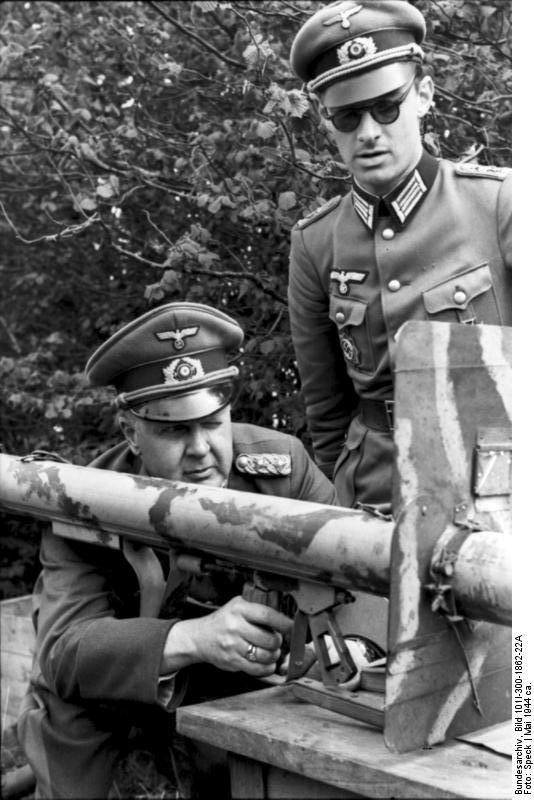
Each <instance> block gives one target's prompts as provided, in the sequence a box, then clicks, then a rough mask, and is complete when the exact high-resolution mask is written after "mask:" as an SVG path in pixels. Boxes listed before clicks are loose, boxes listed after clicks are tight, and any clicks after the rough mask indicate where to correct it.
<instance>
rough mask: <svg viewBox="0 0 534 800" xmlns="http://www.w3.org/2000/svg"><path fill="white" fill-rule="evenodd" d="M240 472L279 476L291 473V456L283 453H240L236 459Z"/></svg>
mask: <svg viewBox="0 0 534 800" xmlns="http://www.w3.org/2000/svg"><path fill="white" fill-rule="evenodd" d="M235 466H236V469H237V470H238V472H244V473H245V474H246V475H267V476H271V477H273V478H279V477H280V476H281V475H291V456H290V455H284V454H282V453H239V455H238V456H237V458H236V460H235Z"/></svg>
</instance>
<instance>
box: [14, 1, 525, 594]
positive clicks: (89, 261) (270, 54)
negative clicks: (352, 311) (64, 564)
mask: <svg viewBox="0 0 534 800" xmlns="http://www.w3.org/2000/svg"><path fill="white" fill-rule="evenodd" d="M321 5H322V3H318V2H315V1H308V0H294V2H280V0H261V2H256V1H255V0H248V2H214V1H212V0H204V1H203V2H201V1H200V0H199V1H198V2H180V3H175V2H164V1H163V0H162V1H161V2H150V1H149V2H98V1H97V2H44V1H43V0H38V1H37V2H4V3H3V4H2V5H1V6H0V76H1V78H2V82H1V84H0V170H1V173H0V203H1V205H0V234H1V237H2V246H1V251H0V280H1V286H2V298H3V299H2V307H1V309H0V413H1V423H0V425H1V430H0V441H1V442H2V446H3V449H4V451H5V452H8V453H12V454H24V453H28V452H29V451H31V450H33V449H36V448H38V449H46V450H52V451H58V452H60V453H61V454H62V455H63V456H64V457H65V458H68V459H70V460H72V461H73V462H74V463H77V464H85V463H87V462H88V461H89V460H90V459H91V458H92V457H93V456H94V455H95V454H96V453H97V452H101V451H102V450H104V449H105V448H106V447H108V446H109V445H111V444H112V443H114V442H115V441H117V432H116V430H115V428H114V421H113V412H112V409H111V406H110V402H109V400H110V394H109V393H108V391H107V390H95V389H88V388H87V386H86V385H85V383H84V380H83V368H84V365H85V362H86V360H87V357H88V355H89V354H90V353H91V351H92V350H94V348H95V347H96V346H97V345H98V344H100V343H101V342H102V341H104V340H105V339H106V338H107V337H108V336H109V335H110V334H111V333H113V332H114V331H115V330H116V329H117V328H118V327H120V326H121V325H122V324H124V323H125V322H127V321H129V320H131V319H132V318H134V317H135V316H136V315H138V314H140V313H142V312H144V311H146V310H147V309H148V308H150V307H152V306H154V305H157V304H162V303H165V302H169V301H171V300H191V301H197V302H205V303H208V304H212V305H215V306H217V307H219V308H221V309H223V310H226V311H227V312H228V313H230V314H231V315H233V316H234V317H236V318H237V319H238V321H239V322H240V323H241V325H242V326H243V327H244V329H245V331H246V340H245V345H244V347H243V350H242V352H241V353H239V354H236V359H237V363H239V366H240V368H241V374H242V386H241V390H240V393H239V395H238V398H237V402H236V405H235V407H234V417H235V418H236V419H246V420H248V421H251V422H255V423H258V424H262V425H266V426H272V427H278V428H280V429H282V430H287V431H289V432H293V433H295V434H296V435H298V436H300V437H304V439H305V440H306V437H305V420H304V415H303V408H302V404H301V401H300V397H299V391H298V390H299V382H298V375H297V373H296V370H295V362H294V354H293V350H292V346H291V340H290V337H289V331H288V317H287V309H286V300H285V294H286V276H287V261H288V241H289V232H290V229H291V226H292V225H293V224H294V223H295V222H296V221H297V220H298V219H299V218H300V217H302V216H303V215H305V214H307V213H309V212H310V211H311V210H313V209H314V208H316V207H317V206H319V205H321V204H322V203H323V202H324V201H325V200H327V199H328V198H329V197H331V196H333V195H334V194H338V193H339V192H342V191H345V189H346V186H347V174H346V171H345V169H344V167H343V165H342V164H341V163H339V161H338V156H337V152H336V150H335V148H334V147H333V146H332V144H331V143H330V142H329V141H328V139H327V138H326V136H325V135H324V133H323V131H322V130H321V129H320V128H319V127H318V126H317V120H316V119H315V118H314V116H313V114H312V113H311V110H310V108H309V106H308V102H307V100H306V96H305V94H304V93H303V92H302V87H301V85H300V82H299V81H297V80H296V79H295V78H294V76H293V75H292V73H291V70H290V67H289V64H288V55H289V50H290V45H291V41H292V38H293V36H294V34H295V32H296V31H297V29H298V27H299V26H300V25H301V24H302V23H303V21H304V20H305V19H306V18H307V17H308V16H309V15H310V14H312V13H313V12H314V11H315V10H316V9H317V8H319V7H320V6H321ZM414 5H416V6H417V7H418V8H420V10H421V11H422V12H423V13H424V14H425V16H426V18H427V21H428V40H427V44H426V52H427V54H428V62H429V63H430V64H431V65H432V67H433V70H434V77H435V82H436V97H435V109H434V112H433V114H432V115H431V116H430V117H429V118H428V119H427V122H426V129H425V131H424V137H425V142H426V144H427V146H428V147H430V148H433V149H434V151H436V152H440V153H441V155H442V156H444V157H447V158H452V159H461V160H469V161H472V162H479V163H482V164H495V165H510V163H511V4H510V2H509V1H508V0H489V1H488V2H486V3H484V2H478V1H475V0H415V1H414ZM38 536H39V526H38V523H36V522H33V521H31V522H28V521H24V520H21V519H20V518H17V517H12V516H10V515H4V516H3V517H2V554H1V565H0V568H1V572H0V592H1V595H2V596H4V597H9V596H12V595H16V594H20V593H23V592H26V591H28V590H29V588H30V586H31V583H32V581H33V579H34V577H35V575H36V573H37V556H36V547H37V542H38Z"/></svg>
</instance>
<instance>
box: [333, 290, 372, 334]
mask: <svg viewBox="0 0 534 800" xmlns="http://www.w3.org/2000/svg"><path fill="white" fill-rule="evenodd" d="M366 311H367V303H364V302H363V300H354V299H351V300H342V299H341V298H340V297H336V296H335V295H331V296H330V312H329V314H330V319H331V320H332V322H335V323H336V325H337V326H338V328H344V327H345V326H346V325H361V324H362V322H363V321H364V319H365V312H366Z"/></svg>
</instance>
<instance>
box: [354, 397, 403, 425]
mask: <svg viewBox="0 0 534 800" xmlns="http://www.w3.org/2000/svg"><path fill="white" fill-rule="evenodd" d="M394 407H395V401H394V400H369V399H368V398H365V397H364V398H360V405H359V408H358V418H359V419H360V420H361V422H362V423H363V424H364V425H365V426H366V427H367V428H373V429H374V430H377V431H387V432H388V433H392V432H393V429H394V417H393V413H394Z"/></svg>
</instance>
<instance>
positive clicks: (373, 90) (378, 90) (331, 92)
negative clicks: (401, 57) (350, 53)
mask: <svg viewBox="0 0 534 800" xmlns="http://www.w3.org/2000/svg"><path fill="white" fill-rule="evenodd" d="M414 67H415V65H414V63H413V61H395V62H394V63H393V64H386V65H385V66H383V67H378V68H377V69H372V70H370V71H369V72H364V73H363V74H362V75H354V76H353V77H351V78H346V79H345V80H344V81H337V82H336V83H332V84H331V85H330V86H327V88H326V89H325V90H324V92H320V93H319V96H320V98H321V103H322V104H323V105H324V106H326V107H327V108H337V107H339V106H349V105H352V104H353V103H363V102H365V101H366V100H372V99H373V98H375V97H380V96H381V95H383V94H388V93H389V92H394V91H395V89H399V88H400V87H401V86H404V84H405V83H407V82H408V81H409V80H410V78H411V77H412V75H413V73H414Z"/></svg>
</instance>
